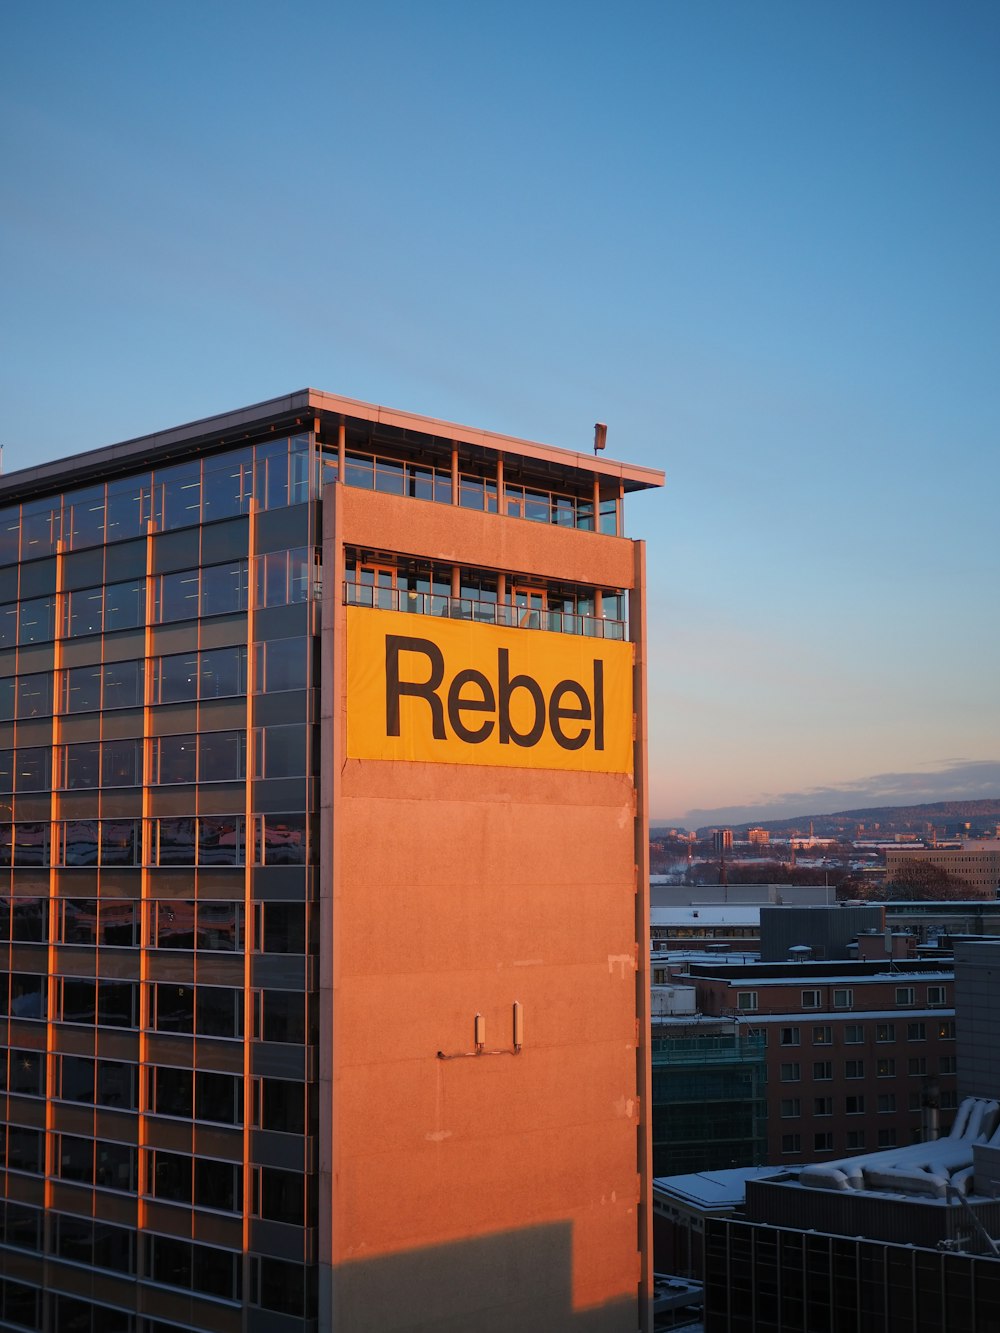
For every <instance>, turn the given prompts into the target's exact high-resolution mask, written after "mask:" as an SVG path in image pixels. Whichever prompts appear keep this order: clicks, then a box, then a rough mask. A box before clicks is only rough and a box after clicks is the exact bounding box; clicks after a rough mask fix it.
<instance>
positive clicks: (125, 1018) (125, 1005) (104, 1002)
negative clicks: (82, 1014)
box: [97, 981, 136, 1028]
mask: <svg viewBox="0 0 1000 1333" xmlns="http://www.w3.org/2000/svg"><path fill="white" fill-rule="evenodd" d="M135 987H136V983H135V982H134V981H99V982H98V983H97V1021H98V1023H100V1024H101V1025H102V1026H104V1027H112V1028H130V1027H134V1026H135V1001H136V994H135Z"/></svg>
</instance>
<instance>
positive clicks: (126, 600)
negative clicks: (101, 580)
mask: <svg viewBox="0 0 1000 1333" xmlns="http://www.w3.org/2000/svg"><path fill="white" fill-rule="evenodd" d="M145 623H146V580H145V579H144V578H143V579H131V580H130V581H129V582H127V583H111V584H109V585H108V587H107V588H106V589H105V592H104V629H105V632H106V633H110V632H111V631H112V630H117V629H138V628H139V627H140V626H142V625H145Z"/></svg>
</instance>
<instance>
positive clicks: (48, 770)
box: [14, 746, 52, 792]
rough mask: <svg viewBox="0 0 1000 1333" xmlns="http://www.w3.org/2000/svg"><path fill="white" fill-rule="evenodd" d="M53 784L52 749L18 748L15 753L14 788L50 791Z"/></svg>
mask: <svg viewBox="0 0 1000 1333" xmlns="http://www.w3.org/2000/svg"><path fill="white" fill-rule="evenodd" d="M51 786H52V751H51V749H49V748H48V746H46V747H44V748H43V747H41V746H38V747H33V748H31V749H22V750H18V751H17V752H16V755H15V766H14V790H15V791H19V792H21V791H49V790H50V789H51Z"/></svg>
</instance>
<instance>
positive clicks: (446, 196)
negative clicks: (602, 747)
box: [0, 0, 1000, 822]
mask: <svg viewBox="0 0 1000 1333" xmlns="http://www.w3.org/2000/svg"><path fill="white" fill-rule="evenodd" d="M998 67H1000V8H998V7H997V6H996V5H994V4H987V3H982V4H979V3H963V0H958V2H957V3H951V4H948V5H944V4H941V3H936V4H927V3H921V0H913V2H912V3H907V4H905V5H904V4H901V3H898V0H893V2H892V3H880V2H879V0H870V2H869V3H864V4H862V3H860V0H858V2H856V3H848V4H843V3H838V4H833V3H821V2H819V0H816V2H815V3H809V4H803V3H799V2H796V3H778V2H777V0H775V2H773V3H772V2H771V0H759V2H758V3H755V4H752V5H751V4H744V3H736V0H732V2H731V3H728V4H721V3H713V2H712V0H703V2H702V3H694V0H689V2H688V3H669V2H668V0H661V2H660V3H633V4H624V5H621V6H615V7H612V6H608V5H606V4H592V3H588V2H587V0H576V2H575V3H572V4H570V3H560V2H559V0H551V3H537V0H536V3H534V4H525V3H519V2H518V0H513V2H511V3H504V4H502V5H501V4H498V3H490V2H484V3H480V4H476V5H469V4H467V3H458V2H457V0H456V2H455V3H450V2H445V0H440V2H438V0H427V2H426V3H380V2H379V0H371V2H370V3H368V4H365V5H353V6H348V5H344V4H340V5H335V4H319V3H315V4H313V3H306V2H303V3H288V4H285V5H277V4H274V3H266V4H265V3H254V2H253V0H243V3H239V4H237V3H224V2H223V0H214V2H213V0H199V3H191V2H189V0H171V3H169V4H167V3H162V2H161V3H159V4H147V5H136V4H134V3H124V2H122V3H111V2H110V0H89V3H87V4H85V5H81V4H79V3H76V0H74V2H73V3H68V2H65V0H60V2H59V3H46V0H37V2H36V3H33V4H30V5H29V4H28V3H26V0H14V3H11V4H8V5H7V6H5V7H4V9H3V13H2V15H0V136H2V138H0V165H2V170H3V181H4V186H5V188H4V189H3V191H2V214H0V217H2V228H3V241H2V248H0V266H2V267H0V404H2V410H0V441H2V442H3V444H4V445H5V456H6V467H7V469H8V470H12V469H13V468H15V467H18V466H24V465H27V464H29V463H32V462H35V461H40V460H41V459H43V458H49V457H57V456H59V455H61V454H64V453H68V452H72V451H75V450H78V449H83V448H90V447H93V446H96V445H99V444H103V443H108V442H110V441H113V440H117V439H123V438H127V437H129V436H132V435H136V434H141V433H145V432H147V431H149V430H152V429H156V428H159V427H162V426H168V425H172V424H176V423H179V422H182V421H187V420H191V419H194V418H197V417H199V416H203V415H206V414H209V413H212V412H216V411H222V410H225V409H227V408H230V407H235V406H238V405H241V404H243V403H246V402H251V401H256V400H258V399H261V398H265V397H269V396H271V395H274V394H279V393H283V392H287V391H289V390H291V389H293V388H300V387H303V386H305V385H307V384H310V385H314V386H315V387H318V388H324V389H328V390H330V391H332V392H337V393H343V394H346V395H349V396H352V397H357V398H362V399H368V400H370V401H377V402H383V403H389V404H392V405H394V406H399V407H406V408H410V409H413V410H415V411H420V412H427V413H430V414H431V415H434V416H440V417H445V418H449V419H452V420H456V421H463V422H467V423H470V424H474V425H479V426H485V427H488V428H492V429H496V430H501V431H506V432H509V433H511V434H516V435H525V436H528V437H530V438H536V439H542V440H546V441H548V442H551V443H554V444H559V445H565V446H568V447H573V448H577V447H587V445H588V442H589V440H590V436H591V432H592V423H593V422H594V421H595V420H596V419H601V420H606V421H607V422H608V424H609V437H608V452H609V454H611V455H617V456H620V457H624V458H627V459H629V460H631V461H634V462H638V463H646V464H650V465H653V466H657V467H662V468H664V469H665V470H666V473H667V488H666V489H665V491H663V492H662V493H657V494H649V495H646V496H641V497H638V498H636V499H635V500H634V501H633V504H632V507H631V513H630V517H629V524H630V531H631V533H632V535H636V536H644V537H646V538H647V539H648V542H649V552H648V562H649V572H650V579H651V583H652V598H651V607H650V628H651V633H652V669H651V694H652V707H651V719H650V723H651V770H652V786H653V801H652V810H653V814H654V816H655V817H656V818H658V819H664V820H667V819H669V820H680V821H685V820H687V819H688V818H692V819H693V818H695V816H693V815H691V813H690V812H698V814H697V820H698V822H707V820H708V819H710V818H711V817H712V812H713V811H719V810H725V811H727V812H732V811H733V810H738V809H744V808H745V809H746V810H747V811H751V810H752V811H753V816H752V817H762V815H763V814H764V813H768V812H770V813H773V814H774V815H776V816H777V815H781V814H783V813H786V812H787V813H799V812H803V811H805V812H808V810H810V809H814V810H816V811H817V812H819V811H820V810H824V809H830V808H834V807H836V808H840V807H841V806H856V805H862V804H868V803H872V804H877V803H879V801H880V800H881V799H883V798H884V799H885V800H895V799H896V797H897V795H898V792H899V791H901V790H905V791H910V792H920V799H927V800H932V799H935V797H936V796H938V795H940V796H942V797H944V796H948V797H952V796H955V795H961V794H968V795H970V796H973V795H976V796H978V795H989V794H995V793H998V792H1000V784H997V783H996V782H995V781H994V778H995V776H996V773H997V769H996V767H995V764H996V762H997V761H1000V736H998V730H1000V728H998V726H997V714H998V706H997V700H996V676H997V661H998V657H1000V653H998V647H1000V644H998V639H1000V620H998V617H997V615H996V610H995V601H996V571H997V556H996V550H995V547H996V541H995V538H994V536H993V533H994V531H995V527H996V508H997V499H998V486H997V483H998V481H1000V463H998V451H997V447H996V436H997V422H998V408H1000V387H998V376H997V366H998V363H1000V357H998V350H1000V349H998V321H1000V315H998V311H1000V300H998V297H1000V248H998V246H997V244H996V232H997V223H998V202H1000V199H998V194H1000V190H998V180H1000V176H998V152H997V143H998V130H1000V80H998V79H997V77H996V70H997V68H998ZM984 782H986V784H987V786H989V790H988V791H986V790H984V789H983V784H984ZM990 784H992V785H990ZM841 795H843V800H842V801H841V800H839V797H840V796H841ZM913 799H916V798H915V797H914V798H913ZM725 817H726V818H734V817H736V816H735V815H733V814H732V813H727V814H726V816H725ZM747 817H751V816H750V814H748V815H747Z"/></svg>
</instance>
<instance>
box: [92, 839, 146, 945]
mask: <svg viewBox="0 0 1000 1333" xmlns="http://www.w3.org/2000/svg"><path fill="white" fill-rule="evenodd" d="M140 851H141V845H140V837H139V822H138V820H135V819H102V820H101V865H104V866H135V865H138V864H139V854H140ZM111 942H112V941H110V940H109V941H107V943H111Z"/></svg>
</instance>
